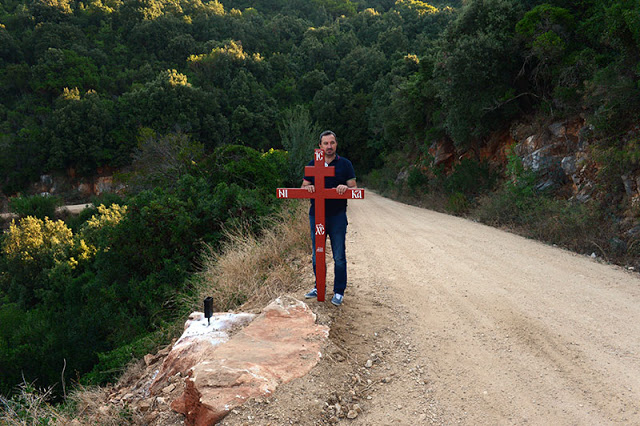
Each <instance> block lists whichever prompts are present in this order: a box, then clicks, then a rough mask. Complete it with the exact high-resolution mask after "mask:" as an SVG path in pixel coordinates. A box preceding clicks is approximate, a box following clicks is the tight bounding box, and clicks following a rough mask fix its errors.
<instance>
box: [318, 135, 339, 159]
mask: <svg viewBox="0 0 640 426" xmlns="http://www.w3.org/2000/svg"><path fill="white" fill-rule="evenodd" d="M337 147H338V142H336V137H335V136H333V135H325V136H323V137H322V139H321V140H320V149H322V150H323V151H324V153H325V155H328V156H329V157H333V156H334V155H335V154H336V148H337Z"/></svg>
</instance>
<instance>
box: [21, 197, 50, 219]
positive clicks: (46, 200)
mask: <svg viewBox="0 0 640 426" xmlns="http://www.w3.org/2000/svg"><path fill="white" fill-rule="evenodd" d="M61 205H62V199H61V198H59V197H54V196H51V195H47V196H43V195H32V196H25V197H14V198H11V199H10V200H9V209H10V210H11V211H12V212H13V213H15V214H17V215H18V216H20V217H26V216H34V217H37V218H38V219H44V218H45V217H48V218H51V219H53V218H54V217H55V215H56V208H58V207H59V206H61Z"/></svg>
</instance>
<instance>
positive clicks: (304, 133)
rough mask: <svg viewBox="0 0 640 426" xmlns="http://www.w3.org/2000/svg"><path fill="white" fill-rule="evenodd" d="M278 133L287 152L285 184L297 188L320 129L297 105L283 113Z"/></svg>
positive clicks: (305, 111)
mask: <svg viewBox="0 0 640 426" xmlns="http://www.w3.org/2000/svg"><path fill="white" fill-rule="evenodd" d="M279 132H280V138H281V139H282V146H283V147H284V149H286V150H287V153H288V160H289V168H288V174H287V182H286V183H287V184H288V185H291V186H299V185H300V183H301V178H302V176H303V173H304V167H305V166H306V164H307V163H308V162H309V159H310V158H312V154H313V150H314V149H315V147H316V146H317V145H318V136H319V135H320V132H321V130H320V127H319V126H318V125H316V124H315V123H313V121H312V120H311V115H310V114H309V111H308V110H307V109H306V108H305V107H303V106H301V105H298V106H297V107H295V108H293V109H289V110H286V111H285V112H284V115H283V120H282V125H281V126H280V127H279Z"/></svg>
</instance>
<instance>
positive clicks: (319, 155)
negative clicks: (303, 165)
mask: <svg viewBox="0 0 640 426" xmlns="http://www.w3.org/2000/svg"><path fill="white" fill-rule="evenodd" d="M322 154H323V152H322V151H316V161H320V160H322Z"/></svg>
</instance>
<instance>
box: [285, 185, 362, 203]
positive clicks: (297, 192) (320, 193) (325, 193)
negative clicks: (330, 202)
mask: <svg viewBox="0 0 640 426" xmlns="http://www.w3.org/2000/svg"><path fill="white" fill-rule="evenodd" d="M277 193H278V198H315V199H336V200H338V199H339V200H345V199H362V198H364V189H360V188H349V189H347V190H346V191H345V193H344V194H338V191H337V190H336V189H335V188H330V189H323V190H317V191H316V192H309V191H308V190H307V189H306V188H278V189H277Z"/></svg>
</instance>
